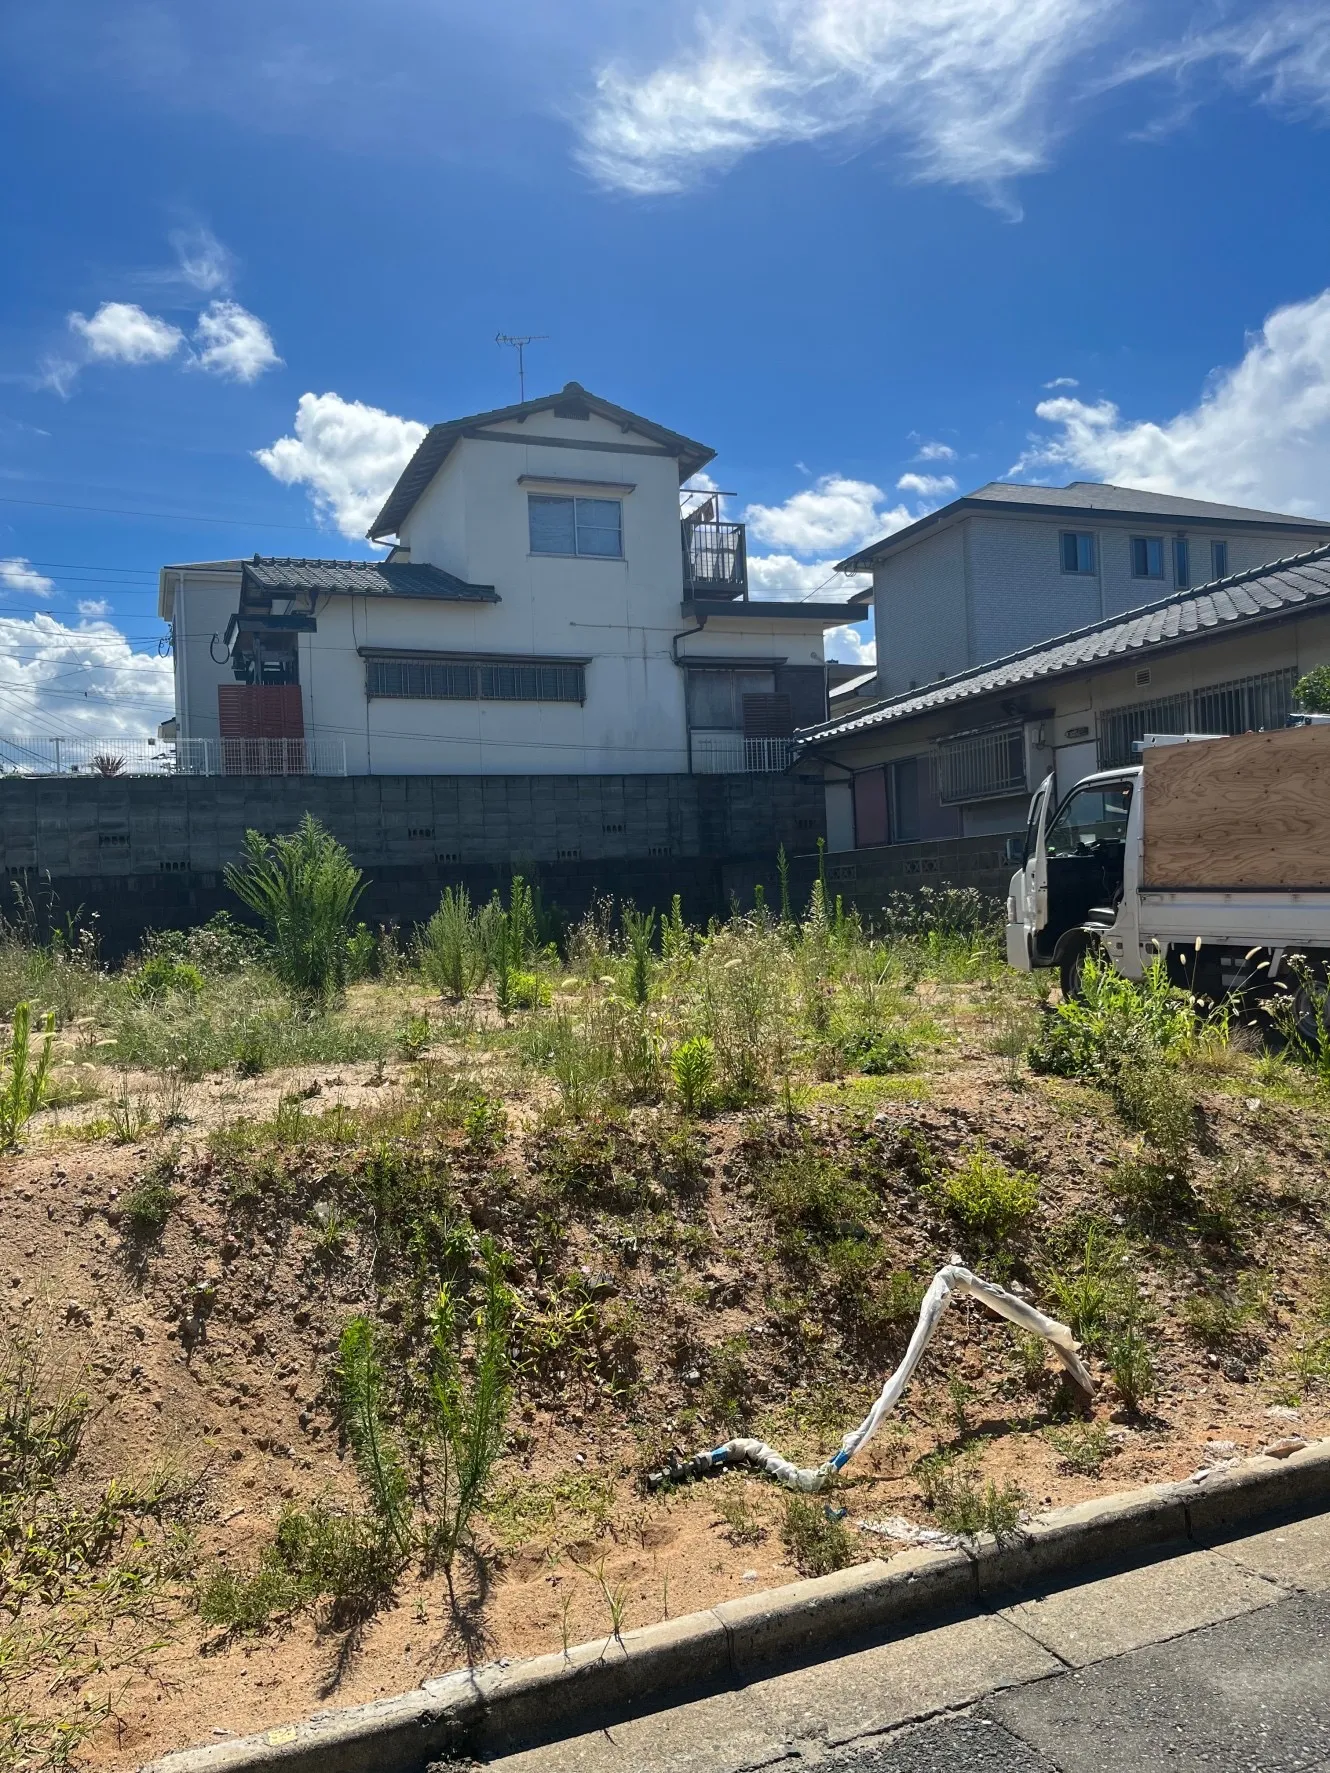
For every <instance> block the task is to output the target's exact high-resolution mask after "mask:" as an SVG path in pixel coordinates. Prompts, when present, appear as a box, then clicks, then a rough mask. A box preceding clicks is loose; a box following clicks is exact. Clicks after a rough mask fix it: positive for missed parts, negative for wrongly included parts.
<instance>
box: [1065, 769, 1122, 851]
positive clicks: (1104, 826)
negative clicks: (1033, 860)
mask: <svg viewBox="0 0 1330 1773" xmlns="http://www.w3.org/2000/svg"><path fill="white" fill-rule="evenodd" d="M1130 811H1131V783H1130V782H1109V783H1107V784H1106V785H1105V786H1104V787H1102V788H1077V789H1075V790H1073V792H1072V793H1071V794H1069V795H1068V796H1067V799H1066V800H1065V801H1064V802H1063V804H1062V806H1061V808H1060V809H1059V811H1058V815H1057V817H1056V818H1055V819H1054V821H1053V823H1052V824H1051V825H1050V826H1049V828H1048V836H1047V838H1046V840H1045V843H1046V848H1047V852H1048V854H1049V855H1050V856H1083V855H1085V854H1086V853H1087V851H1091V850H1097V849H1098V848H1099V847H1100V846H1101V845H1102V844H1109V843H1122V842H1123V841H1124V840H1125V838H1126V835H1127V815H1128V813H1129V812H1130Z"/></svg>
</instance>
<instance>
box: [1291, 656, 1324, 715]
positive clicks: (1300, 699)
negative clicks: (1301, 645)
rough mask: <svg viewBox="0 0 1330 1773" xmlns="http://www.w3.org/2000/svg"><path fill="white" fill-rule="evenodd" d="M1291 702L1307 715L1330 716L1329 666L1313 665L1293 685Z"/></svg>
mask: <svg viewBox="0 0 1330 1773" xmlns="http://www.w3.org/2000/svg"><path fill="white" fill-rule="evenodd" d="M1293 702H1294V705H1295V706H1296V707H1298V708H1301V709H1302V710H1303V711H1304V712H1305V713H1307V714H1330V665H1314V666H1313V667H1312V669H1311V670H1310V671H1308V672H1306V673H1305V674H1304V675H1303V676H1302V677H1300V678H1299V679H1298V681H1297V682H1296V683H1295V684H1294V685H1293Z"/></svg>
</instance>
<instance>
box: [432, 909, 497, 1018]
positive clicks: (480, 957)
mask: <svg viewBox="0 0 1330 1773" xmlns="http://www.w3.org/2000/svg"><path fill="white" fill-rule="evenodd" d="M493 925H494V911H493V909H492V908H491V907H490V906H488V905H482V906H479V907H476V908H475V909H473V908H472V905H471V896H470V894H469V893H468V892H467V890H466V888H465V887H464V886H459V887H455V888H454V887H445V888H444V892H443V897H442V899H440V901H439V909H438V910H437V911H436V912H435V913H434V915H433V917H431V918H430V920H429V922H428V923H427V924H425V925H424V927H423V928H421V929H418V930H417V931H416V937H415V947H416V958H417V961H418V962H419V965H420V970H421V972H422V973H424V975H425V977H426V978H427V979H428V980H429V982H430V984H431V985H433V986H434V987H435V988H436V989H437V990H439V991H446V992H447V993H448V995H449V996H450V997H452V998H455V999H459V1000H460V999H461V998H464V997H469V996H470V995H471V993H472V992H473V991H478V990H479V989H480V987H481V986H482V985H483V984H484V983H485V979H486V976H487V975H488V973H489V969H490V950H491V947H492V945H493Z"/></svg>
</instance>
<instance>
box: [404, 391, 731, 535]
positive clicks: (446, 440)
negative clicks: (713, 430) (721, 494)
mask: <svg viewBox="0 0 1330 1773" xmlns="http://www.w3.org/2000/svg"><path fill="white" fill-rule="evenodd" d="M566 404H571V405H577V406H579V407H581V408H583V409H584V410H583V411H582V412H581V413H579V415H578V416H579V417H585V416H586V411H590V412H594V413H598V414H599V415H600V416H601V417H602V418H607V419H612V420H613V421H614V422H615V423H616V424H617V425H619V426H621V427H622V429H623V430H624V431H636V432H637V433H639V435H641V436H643V437H646V438H649V439H650V441H651V442H652V443H655V444H658V445H660V447H661V448H663V449H668V450H670V451H672V452H673V454H674V455H676V456H677V457H678V460H679V479H680V480H687V478H688V477H689V475H690V474H696V473H697V471H698V469H699V468H704V467H705V466H706V465H707V463H708V462H709V461H710V460H711V459H712V457H713V456H714V455H715V453H716V452H715V450H714V449H708V448H707V446H706V444H705V443H696V442H694V440H693V439H692V438H691V437H685V436H683V434H682V433H681V432H678V431H670V430H667V429H666V427H665V426H664V425H657V424H656V423H655V422H654V421H653V420H652V419H644V418H642V417H641V415H640V414H638V413H634V412H629V411H628V409H627V408H626V407H622V406H615V405H614V404H613V402H612V401H609V400H602V399H601V397H600V395H599V394H591V393H589V392H588V391H587V390H586V389H585V388H584V387H583V386H582V385H581V383H580V382H567V383H565V384H564V386H563V387H562V388H561V389H560V391H559V392H558V393H557V394H542V395H541V396H540V398H539V399H537V400H524V401H523V402H522V403H521V404H520V405H518V406H500V407H497V408H496V409H495V410H494V411H493V412H477V413H472V414H471V416H470V417H469V418H465V419H449V420H448V421H447V423H446V424H442V425H431V426H430V428H429V430H428V431H427V432H426V434H425V436H424V438H423V439H422V440H421V442H420V445H419V447H418V448H417V450H416V453H415V454H414V455H413V456H412V458H411V460H410V461H409V462H408V463H407V465H406V467H405V468H403V470H402V472H401V475H400V476H399V477H398V481H397V485H396V486H395V487H394V488H393V490H392V491H391V492H390V493H389V494H388V499H387V502H386V504H385V505H384V507H383V509H382V511H380V512H379V515H378V516H377V517H376V518H375V519H374V521H373V523H372V524H371V525H370V527H369V535H370V538H371V540H377V539H378V538H379V537H380V536H395V535H397V534H399V533H400V530H401V526H402V524H403V523H405V521H406V519H407V517H408V516H409V515H410V513H411V510H412V507H413V506H414V505H415V503H416V500H417V499H418V498H419V497H420V495H421V494H422V493H423V492H424V490H425V488H426V487H427V486H428V485H429V483H430V481H431V480H433V478H434V476H435V475H436V474H437V473H438V471H439V469H440V468H441V467H442V466H443V464H444V462H445V461H446V460H447V458H448V453H449V451H450V450H451V449H452V447H453V445H454V444H455V443H456V442H457V441H458V439H459V438H460V437H463V436H465V435H466V433H467V432H468V431H470V430H473V429H474V428H475V427H477V426H484V425H498V424H503V423H504V422H505V421H507V420H511V419H528V418H532V417H533V416H534V415H535V414H536V413H540V412H549V411H551V410H555V411H556V416H557V408H558V407H560V406H563V405H566ZM530 441H531V442H532V443H533V444H536V443H539V441H540V439H539V438H538V437H534V436H533V437H532V438H531V439H530Z"/></svg>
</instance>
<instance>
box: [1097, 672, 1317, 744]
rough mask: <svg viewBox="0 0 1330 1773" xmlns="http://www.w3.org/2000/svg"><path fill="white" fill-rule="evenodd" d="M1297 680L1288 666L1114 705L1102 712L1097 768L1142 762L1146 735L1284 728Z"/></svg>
mask: <svg viewBox="0 0 1330 1773" xmlns="http://www.w3.org/2000/svg"><path fill="white" fill-rule="evenodd" d="M1297 680H1298V674H1297V671H1296V670H1294V669H1293V668H1292V667H1291V666H1290V667H1288V668H1287V669H1285V670H1283V671H1267V672H1265V673H1264V675H1262V676H1260V677H1237V678H1234V679H1233V680H1232V681H1231V682H1229V683H1214V684H1211V685H1210V686H1209V687H1208V688H1206V689H1198V690H1180V691H1179V692H1178V693H1177V694H1176V695H1172V696H1158V697H1156V698H1155V700H1153V701H1151V702H1135V703H1133V704H1132V705H1131V706H1130V707H1128V708H1111V709H1109V710H1108V711H1107V712H1106V713H1103V714H1101V715H1100V716H1099V722H1098V725H1099V767H1100V769H1101V770H1113V769H1120V768H1122V767H1123V766H1124V765H1125V764H1130V763H1136V762H1138V761H1139V759H1138V754H1137V752H1136V749H1135V747H1136V744H1137V743H1138V742H1139V741H1140V740H1141V739H1143V738H1144V737H1145V735H1146V734H1147V733H1251V732H1259V731H1261V730H1262V729H1269V728H1270V727H1281V726H1286V725H1287V724H1288V717H1289V714H1290V712H1291V711H1292V708H1293V685H1294V684H1295V683H1296V682H1297Z"/></svg>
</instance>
